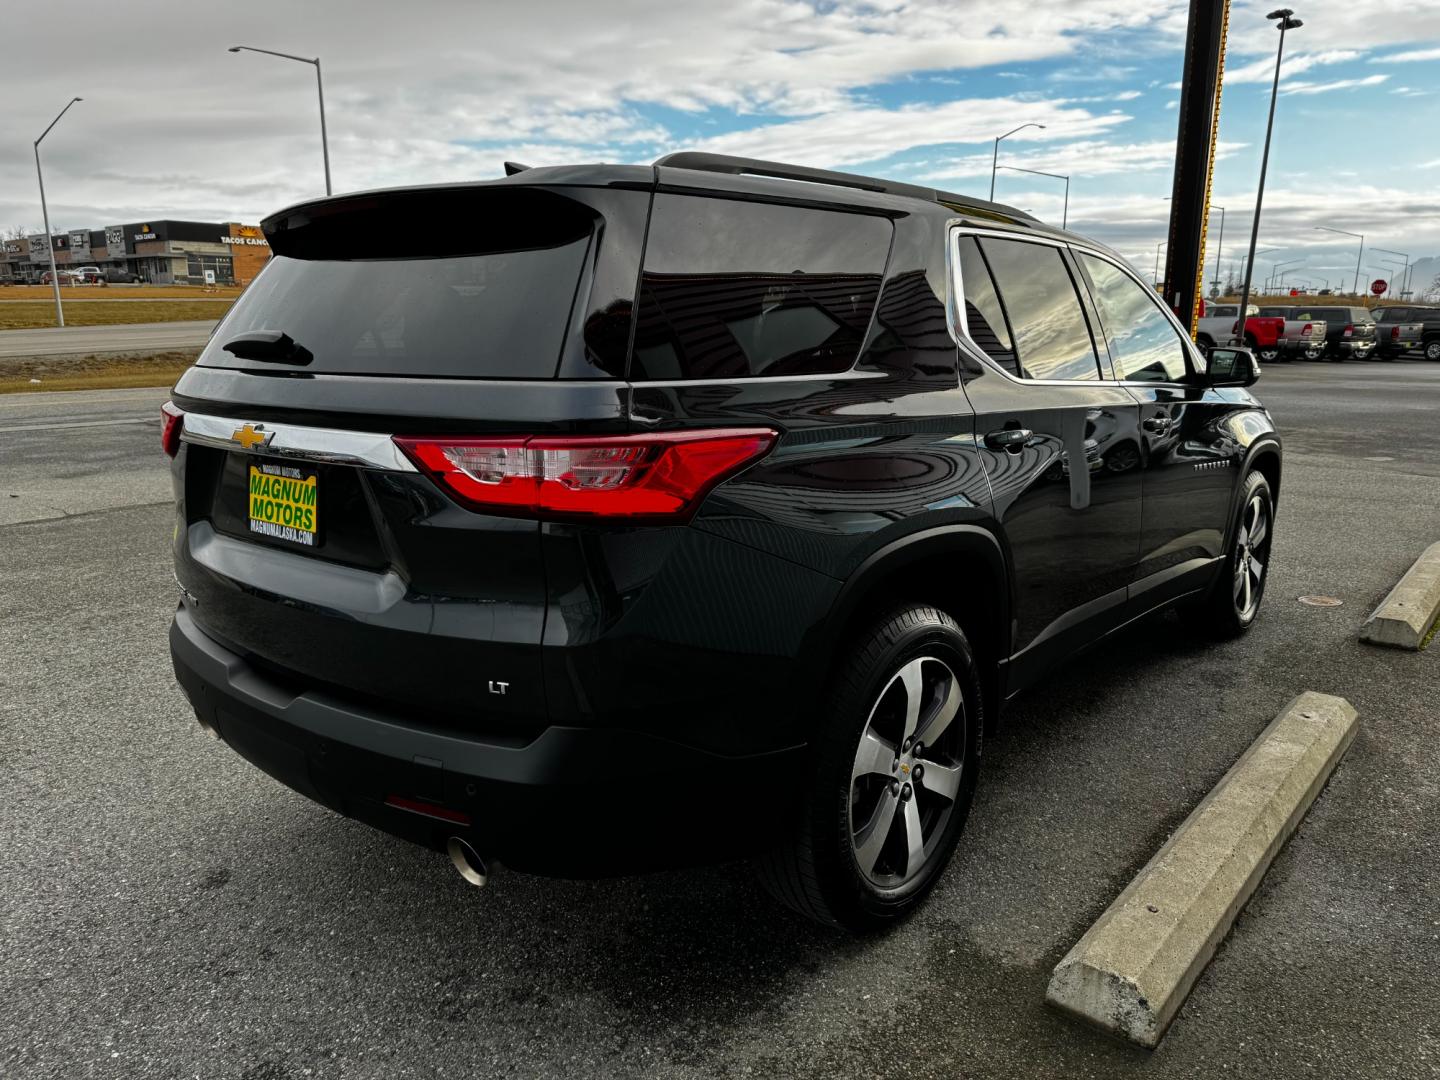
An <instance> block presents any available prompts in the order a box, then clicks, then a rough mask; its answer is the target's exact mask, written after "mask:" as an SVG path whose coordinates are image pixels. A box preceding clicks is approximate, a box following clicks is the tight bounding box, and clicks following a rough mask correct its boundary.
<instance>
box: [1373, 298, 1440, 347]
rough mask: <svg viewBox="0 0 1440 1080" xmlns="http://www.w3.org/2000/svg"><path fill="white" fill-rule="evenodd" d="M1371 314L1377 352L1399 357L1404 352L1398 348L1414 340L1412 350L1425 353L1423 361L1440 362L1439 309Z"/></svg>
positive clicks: (1398, 309) (1398, 308)
mask: <svg viewBox="0 0 1440 1080" xmlns="http://www.w3.org/2000/svg"><path fill="white" fill-rule="evenodd" d="M1370 314H1372V315H1374V316H1375V334H1376V336H1377V337H1378V338H1379V339H1380V351H1381V353H1382V354H1385V355H1389V356H1399V355H1400V354H1401V353H1403V352H1405V351H1406V350H1404V349H1402V348H1400V347H1399V346H1400V345H1401V344H1403V343H1404V342H1405V341H1409V340H1413V342H1414V344H1412V345H1411V346H1410V348H1412V349H1424V350H1425V359H1426V360H1440V308H1437V307H1402V306H1398V305H1397V306H1395V307H1383V308H1376V309H1375V310H1374V311H1372V312H1371V313H1370Z"/></svg>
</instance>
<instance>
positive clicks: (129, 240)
mask: <svg viewBox="0 0 1440 1080" xmlns="http://www.w3.org/2000/svg"><path fill="white" fill-rule="evenodd" d="M49 242H50V246H51V249H52V250H53V251H54V252H55V265H56V267H57V269H65V268H67V267H79V266H97V267H99V268H100V269H101V271H102V272H104V273H105V275H106V277H107V278H109V279H110V280H112V281H142V282H147V283H149V284H152V285H205V284H207V283H209V282H213V283H214V284H216V285H247V284H249V283H250V281H251V280H252V279H253V278H254V277H255V275H256V274H258V273H259V272H260V268H261V267H263V266H264V265H265V262H266V260H267V259H269V258H270V244H269V242H268V241H267V240H266V239H265V234H264V233H263V232H261V231H260V227H259V226H258V225H242V224H240V223H239V222H235V221H226V222H207V221H171V220H168V219H164V220H156V221H142V222H134V223H132V224H129V225H107V226H105V227H104V228H103V229H80V230H76V231H73V232H68V233H60V234H57V235H54V236H51V237H50V238H49ZM45 245H46V237H45V235H44V234H43V233H41V234H38V235H35V236H30V237H26V238H25V239H24V240H6V241H3V242H0V281H22V282H38V281H40V279H41V277H42V275H43V274H44V273H45V272H46V271H47V270H49V269H50V256H49V253H48V252H47V251H46V247H45Z"/></svg>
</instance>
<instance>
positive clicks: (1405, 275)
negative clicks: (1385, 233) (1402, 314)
mask: <svg viewBox="0 0 1440 1080" xmlns="http://www.w3.org/2000/svg"><path fill="white" fill-rule="evenodd" d="M1370 250H1371V251H1383V252H1385V254H1386V255H1399V256H1401V257H1402V258H1403V259H1404V260H1405V269H1404V270H1403V271H1402V272H1401V274H1400V292H1401V293H1402V294H1403V293H1404V292H1405V287H1406V286H1407V285H1408V284H1409V283H1410V256H1409V255H1406V254H1405V252H1403V251H1391V250H1390V249H1389V248H1377V247H1374V246H1372V247H1371V248H1370ZM1394 293H1395V290H1394V289H1391V290H1390V294H1391V295H1392V296H1393V295H1394ZM1400 299H1402V300H1403V299H1405V297H1404V296H1403V295H1402V296H1401V297H1400Z"/></svg>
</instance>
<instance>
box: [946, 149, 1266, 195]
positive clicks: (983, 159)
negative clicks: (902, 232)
mask: <svg viewBox="0 0 1440 1080" xmlns="http://www.w3.org/2000/svg"><path fill="white" fill-rule="evenodd" d="M1243 149H1245V144H1244V143H1231V142H1226V141H1224V140H1221V141H1220V143H1219V144H1218V145H1217V146H1216V148H1215V159H1216V160H1217V161H1224V160H1225V159H1227V158H1230V157H1233V156H1234V155H1235V154H1236V153H1237V152H1239V151H1240V150H1243ZM1001 161H1002V164H1007V165H1015V166H1019V167H1020V168H1022V169H1036V170H1038V171H1040V172H1050V173H1061V174H1064V175H1068V176H1070V177H1071V178H1072V179H1073V180H1076V181H1079V180H1084V179H1089V178H1093V177H1100V176H1117V175H1128V174H1132V173H1138V172H1168V171H1170V170H1172V169H1174V167H1175V143H1174V140H1172V139H1155V140H1152V141H1149V142H1139V143H1116V142H1107V141H1103V140H1083V141H1077V142H1068V143H1059V144H1054V145H1041V146H1036V147H1034V148H1032V149H1030V150H1028V151H1025V152H1016V151H1013V150H1012V151H1007V152H1006V153H1005V155H1004V157H1003V158H1002V159H1001ZM989 175H990V155H989V154H988V153H976V154H967V155H965V156H964V157H956V158H950V159H947V160H940V161H936V162H935V163H934V164H933V165H931V166H929V167H928V168H927V169H924V170H921V175H920V179H922V180H923V181H925V182H927V183H935V184H937V185H941V186H943V184H942V181H945V180H950V179H955V178H963V177H974V176H984V177H988V176H989ZM1028 183H1034V181H1033V180H1031V179H1029V178H1022V175H1021V174H1016V175H1014V176H1010V177H1008V178H1007V186H1011V187H1013V186H1014V185H1016V184H1028Z"/></svg>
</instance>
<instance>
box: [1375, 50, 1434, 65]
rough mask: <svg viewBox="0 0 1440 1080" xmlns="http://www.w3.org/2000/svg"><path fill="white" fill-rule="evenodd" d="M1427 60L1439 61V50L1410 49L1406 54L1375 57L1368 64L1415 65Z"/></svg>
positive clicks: (1399, 53)
mask: <svg viewBox="0 0 1440 1080" xmlns="http://www.w3.org/2000/svg"><path fill="white" fill-rule="evenodd" d="M1429 60H1440V49H1412V50H1410V51H1408V52H1398V53H1391V54H1390V55H1389V56H1376V57H1374V58H1373V59H1371V61H1370V62H1371V63H1372V64H1415V63H1424V62H1426V61H1429Z"/></svg>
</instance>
